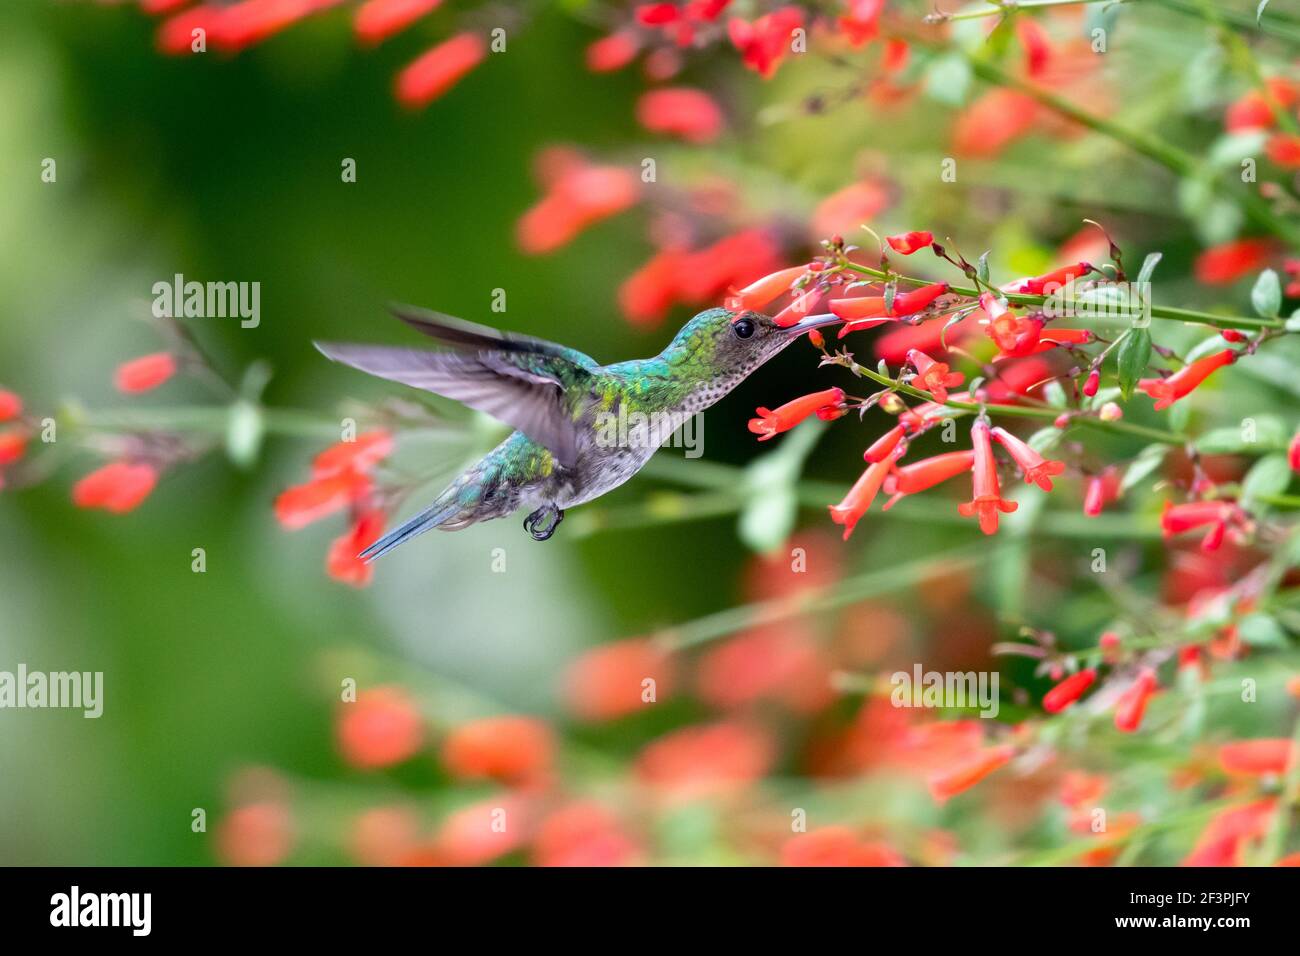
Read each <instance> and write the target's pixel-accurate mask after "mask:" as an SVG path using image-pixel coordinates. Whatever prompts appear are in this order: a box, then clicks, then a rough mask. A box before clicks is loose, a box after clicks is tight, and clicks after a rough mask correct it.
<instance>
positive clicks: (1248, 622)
mask: <svg viewBox="0 0 1300 956" xmlns="http://www.w3.org/2000/svg"><path fill="white" fill-rule="evenodd" d="M1237 633H1238V634H1240V635H1241V639H1242V640H1243V641H1245V642H1246V643H1247V644H1250V645H1252V646H1254V647H1286V646H1287V639H1286V632H1285V631H1283V630H1282V627H1281V625H1280V624H1278V623H1277V621H1276V620H1274V619H1273V617H1272V616H1271V615H1268V614H1264V613H1262V612H1257V613H1255V614H1247V615H1246V616H1245V617H1243V618H1242V619H1241V620H1240V621H1238V622H1237Z"/></svg>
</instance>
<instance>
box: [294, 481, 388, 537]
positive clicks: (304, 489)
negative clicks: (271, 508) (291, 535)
mask: <svg viewBox="0 0 1300 956" xmlns="http://www.w3.org/2000/svg"><path fill="white" fill-rule="evenodd" d="M370 489H371V480H370V477H369V476H367V475H364V474H362V473H360V472H357V471H353V470H352V469H345V470H343V471H339V472H336V473H334V474H332V475H328V476H326V477H324V478H313V479H312V480H311V481H309V482H307V483H306V484H302V485H295V486H294V487H292V488H289V489H288V490H286V491H283V492H281V493H280V496H279V497H278V498H276V499H275V517H276V519H277V520H278V521H279V522H280V524H282V525H284V526H285V527H286V528H288V529H289V530H291V531H295V530H297V529H298V528H302V527H305V526H307V525H309V524H311V523H312V522H313V521H318V520H319V519H321V518H324V517H325V516H326V515H331V514H333V513H334V512H336V511H342V510H343V509H344V508H346V507H348V506H349V505H351V504H354V503H355V502H358V501H361V500H362V499H363V498H365V497H366V496H367V495H368V494H370Z"/></svg>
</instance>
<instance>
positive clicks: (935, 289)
mask: <svg viewBox="0 0 1300 956" xmlns="http://www.w3.org/2000/svg"><path fill="white" fill-rule="evenodd" d="M947 291H948V283H946V282H935V283H934V284H932V285H927V286H922V287H921V288H919V289H913V290H912V291H911V292H903V293H900V294H898V295H896V296H894V301H893V304H892V306H891V307H890V310H889V314H890V315H911V314H912V313H914V312H920V311H921V310H922V309H924V308H925V307H926V306H928V305H929V304H930V303H931V302H933V301H934V300H935V299H937V298H939V296H941V295H943V294H944V293H945V292H947Z"/></svg>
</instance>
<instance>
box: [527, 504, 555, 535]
mask: <svg viewBox="0 0 1300 956" xmlns="http://www.w3.org/2000/svg"><path fill="white" fill-rule="evenodd" d="M563 520H564V511H563V510H561V509H560V508H557V507H555V505H542V507H540V508H538V509H537V510H536V511H534V512H533V513H532V514H530V515H529V516H528V517H527V518H525V519H524V530H525V531H527V532H528V533H529V534H531V535H532V536H533V540H534V541H545V540H546V539H547V538H549V537H550V536H551V535H553V534H555V529H556V528H558V527H559V526H560V522H561V521H563Z"/></svg>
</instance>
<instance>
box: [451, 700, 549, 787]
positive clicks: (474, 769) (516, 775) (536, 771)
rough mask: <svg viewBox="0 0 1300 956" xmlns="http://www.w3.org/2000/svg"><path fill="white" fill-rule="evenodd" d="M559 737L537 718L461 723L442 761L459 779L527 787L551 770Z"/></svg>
mask: <svg viewBox="0 0 1300 956" xmlns="http://www.w3.org/2000/svg"><path fill="white" fill-rule="evenodd" d="M554 754H555V737H554V735H553V734H552V733H551V728H550V727H548V726H547V725H546V724H545V723H544V722H542V721H540V720H538V719H537V718H536V717H515V716H503V717H487V718H484V719H481V720H473V721H470V722H469V723H466V724H461V725H460V726H459V727H456V728H455V729H453V730H452V731H451V733H449V734H448V735H447V739H446V740H445V741H444V742H443V745H442V761H443V763H444V764H445V765H446V767H447V770H448V772H449V773H450V774H451V775H452V776H453V777H455V778H457V779H459V780H498V781H500V782H502V783H507V784H523V783H532V782H537V781H540V780H541V779H543V778H544V777H545V776H546V775H547V774H548V773H549V772H550V769H551V763H552V760H553V758H554Z"/></svg>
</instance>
